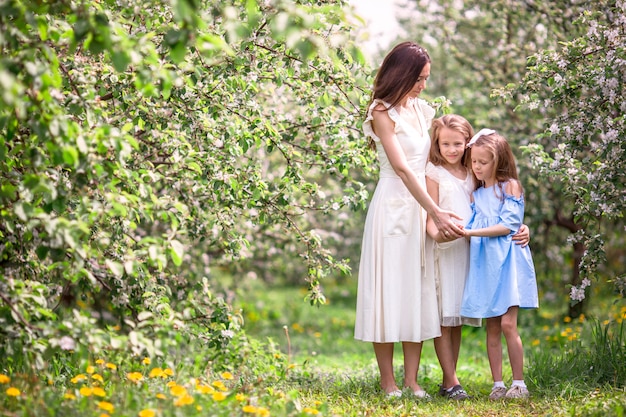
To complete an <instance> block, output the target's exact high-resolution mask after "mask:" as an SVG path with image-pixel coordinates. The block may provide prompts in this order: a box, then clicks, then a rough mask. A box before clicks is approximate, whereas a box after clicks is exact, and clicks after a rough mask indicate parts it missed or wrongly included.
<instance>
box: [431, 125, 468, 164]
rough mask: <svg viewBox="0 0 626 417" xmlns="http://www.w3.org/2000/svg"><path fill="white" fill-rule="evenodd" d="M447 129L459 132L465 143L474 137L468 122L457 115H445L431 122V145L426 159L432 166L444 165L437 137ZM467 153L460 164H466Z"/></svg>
mask: <svg viewBox="0 0 626 417" xmlns="http://www.w3.org/2000/svg"><path fill="white" fill-rule="evenodd" d="M443 128H448V129H451V130H454V131H456V132H459V133H461V134H462V135H463V137H464V138H465V143H466V144H467V142H469V140H470V138H471V137H472V136H474V129H473V128H472V125H471V124H470V122H468V121H467V120H466V119H465V117H463V116H459V115H458V114H446V115H445V116H441V117H439V118H437V119H435V120H433V125H432V128H431V134H430V137H431V141H432V143H431V145H430V152H429V154H428V159H429V161H430V162H432V163H433V165H438V166H439V165H443V164H444V163H445V159H444V157H443V155H441V151H440V149H439V135H440V134H441V129H443ZM467 154H468V152H467V151H466V152H465V153H464V154H463V157H462V158H461V164H463V165H467V164H466V158H467Z"/></svg>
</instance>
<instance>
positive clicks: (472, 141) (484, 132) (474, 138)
mask: <svg viewBox="0 0 626 417" xmlns="http://www.w3.org/2000/svg"><path fill="white" fill-rule="evenodd" d="M493 133H496V131H495V130H493V129H480V130H479V131H478V133H476V134H475V135H474V136H472V138H471V139H470V141H469V143H468V144H467V147H468V148H471V147H472V145H473V144H475V143H476V141H477V140H478V138H479V137H481V136H488V135H491V134H493Z"/></svg>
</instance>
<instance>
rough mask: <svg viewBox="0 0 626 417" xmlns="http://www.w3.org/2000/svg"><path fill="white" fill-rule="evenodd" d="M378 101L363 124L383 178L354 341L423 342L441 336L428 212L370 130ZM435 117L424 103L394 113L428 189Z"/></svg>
mask: <svg viewBox="0 0 626 417" xmlns="http://www.w3.org/2000/svg"><path fill="white" fill-rule="evenodd" d="M380 103H382V104H383V105H384V106H385V107H387V108H389V104H387V103H384V102H381V101H378V100H376V101H374V102H373V103H372V104H371V106H370V108H369V110H368V114H367V119H366V120H365V122H364V123H363V130H364V132H365V134H366V135H367V136H369V137H371V138H372V139H373V140H374V141H375V143H376V149H377V152H378V160H379V165H380V174H379V180H378V184H377V185H376V190H375V192H374V195H373V197H372V200H371V202H370V205H369V208H368V212H367V218H366V220H365V230H364V232H363V243H362V248H361V259H360V265H359V271H358V288H357V306H356V323H355V331H354V337H355V339H358V340H363V341H367V342H377V343H391V342H421V341H423V340H427V339H432V338H434V337H438V336H440V335H441V330H440V327H439V314H438V308H437V294H436V290H435V280H434V277H433V276H432V275H430V276H427V275H426V274H425V273H424V271H425V261H426V259H425V253H424V249H425V248H424V245H425V237H426V233H425V231H426V227H425V222H426V213H425V212H424V210H423V209H422V207H421V206H420V205H419V204H418V202H417V201H416V200H415V198H413V196H412V195H411V193H410V192H409V190H408V189H407V188H406V186H405V185H404V183H403V182H402V180H401V179H400V177H398V175H396V173H395V172H394V170H393V167H392V166H391V164H390V162H389V160H388V158H387V155H386V154H385V151H384V149H383V146H382V145H381V144H380V139H379V138H378V137H377V136H376V134H375V133H374V132H373V130H372V126H371V120H372V111H373V109H374V107H376V106H377V105H378V104H380ZM434 115H435V112H434V110H433V109H432V108H431V107H429V106H428V105H427V104H426V102H425V101H423V100H419V99H415V100H410V101H409V103H408V104H407V105H406V106H405V107H399V108H390V109H389V117H390V118H391V119H392V120H393V121H394V122H395V134H396V137H397V140H398V143H399V145H400V146H401V148H402V149H403V151H404V153H405V155H406V159H407V162H408V164H409V166H410V167H411V168H412V169H413V170H414V172H415V174H416V175H417V177H418V179H419V181H420V182H421V184H422V186H423V187H424V189H425V187H426V179H425V178H426V177H425V168H426V161H427V158H428V151H429V148H430V137H429V134H428V129H429V128H430V124H431V122H432V119H433V117H434Z"/></svg>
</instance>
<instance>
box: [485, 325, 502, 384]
mask: <svg viewBox="0 0 626 417" xmlns="http://www.w3.org/2000/svg"><path fill="white" fill-rule="evenodd" d="M501 319H502V316H498V317H491V318H488V319H487V320H486V322H487V357H488V358H489V367H490V368H491V376H492V377H493V381H494V382H497V381H502V323H501V321H500V320H501Z"/></svg>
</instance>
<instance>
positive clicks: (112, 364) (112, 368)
mask: <svg viewBox="0 0 626 417" xmlns="http://www.w3.org/2000/svg"><path fill="white" fill-rule="evenodd" d="M104 366H106V367H107V368H109V369H110V370H112V371H115V370H116V369H117V365H116V364H114V363H111V362H107V364H106V365H104Z"/></svg>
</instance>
